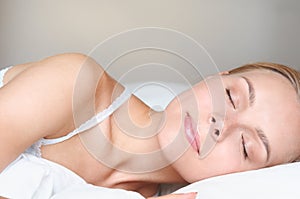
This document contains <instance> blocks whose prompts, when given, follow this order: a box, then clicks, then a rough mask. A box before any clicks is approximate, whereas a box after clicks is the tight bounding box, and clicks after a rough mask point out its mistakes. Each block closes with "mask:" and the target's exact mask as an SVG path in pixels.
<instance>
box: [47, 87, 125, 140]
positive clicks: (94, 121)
mask: <svg viewBox="0 0 300 199" xmlns="http://www.w3.org/2000/svg"><path fill="white" fill-rule="evenodd" d="M130 95H131V92H130V90H129V89H127V88H126V87H125V90H124V91H123V92H122V94H121V95H120V96H118V97H117V98H116V99H115V100H114V101H113V102H112V103H111V104H110V105H109V106H108V107H107V108H106V109H104V110H103V111H101V112H99V113H97V114H96V115H95V116H93V117H92V118H90V119H89V120H87V121H86V122H84V123H83V124H81V125H80V126H79V127H78V128H76V129H75V130H74V131H72V132H70V133H69V134H67V135H65V136H63V137H59V138H54V139H46V138H43V139H41V143H42V145H50V144H57V143H60V142H63V141H65V140H68V139H70V138H71V137H73V136H74V135H77V134H79V133H81V132H84V131H86V130H88V129H91V128H93V127H95V126H96V125H98V124H99V123H101V122H102V121H103V120H105V119H106V118H108V117H109V116H110V115H111V114H112V113H113V112H115V111H116V110H117V109H118V108H119V107H120V106H121V105H122V104H123V103H125V102H126V101H127V100H128V99H129V97H130Z"/></svg>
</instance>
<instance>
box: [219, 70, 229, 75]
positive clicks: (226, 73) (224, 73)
mask: <svg viewBox="0 0 300 199" xmlns="http://www.w3.org/2000/svg"><path fill="white" fill-rule="evenodd" d="M228 74H229V71H223V72H219V75H228Z"/></svg>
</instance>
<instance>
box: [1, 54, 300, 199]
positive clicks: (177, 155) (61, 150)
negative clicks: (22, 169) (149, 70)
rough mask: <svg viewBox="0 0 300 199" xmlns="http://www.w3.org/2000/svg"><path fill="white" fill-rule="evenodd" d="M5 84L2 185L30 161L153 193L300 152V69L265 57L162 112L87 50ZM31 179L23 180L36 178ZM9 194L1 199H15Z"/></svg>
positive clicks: (4, 74) (24, 71)
mask: <svg viewBox="0 0 300 199" xmlns="http://www.w3.org/2000/svg"><path fill="white" fill-rule="evenodd" d="M0 80H1V82H0V86H1V88H0V110H1V112H0V181H1V178H2V179H4V180H5V181H7V183H8V184H9V181H10V180H12V179H5V178H6V177H7V176H9V175H8V173H9V172H10V170H12V172H13V169H14V165H17V164H18V162H20V161H22V160H23V159H26V158H27V160H29V161H31V159H32V161H33V160H34V161H37V162H39V161H46V162H47V163H49V165H50V164H52V163H53V165H57V166H58V165H59V168H60V169H65V170H68V171H69V173H70V175H74V176H77V178H76V179H80V180H82V181H84V182H86V183H89V184H92V185H95V186H100V187H107V188H119V189H124V190H129V191H135V192H138V193H140V194H141V195H142V196H144V197H146V198H147V197H155V195H156V193H157V192H158V190H159V185H160V184H164V183H170V184H172V183H174V184H175V183H179V184H185V183H193V182H196V181H199V180H202V179H206V178H209V177H212V176H217V175H222V174H227V173H234V172H241V171H248V170H253V169H259V168H264V167H270V166H273V165H278V164H283V163H289V162H294V161H297V160H298V159H299V156H300V133H299V128H300V74H299V72H297V71H296V70H294V69H292V68H289V67H286V66H283V65H279V64H273V63H255V64H249V65H245V66H242V67H240V68H237V69H233V70H231V71H228V72H222V73H220V74H218V75H216V76H212V77H208V78H207V79H205V80H204V81H201V82H199V83H197V84H195V85H193V86H192V87H191V88H190V89H189V90H187V91H185V92H183V93H181V94H180V95H178V96H177V97H175V98H174V99H173V100H172V101H171V102H170V104H169V105H168V106H167V108H166V109H165V110H164V111H160V112H158V111H155V110H153V109H151V108H150V107H149V106H147V105H146V104H145V103H144V102H143V101H141V100H140V99H139V98H137V97H136V96H134V95H131V93H130V92H128V90H127V89H126V88H125V87H123V86H122V85H121V84H119V83H118V82H117V81H116V80H114V79H113V78H112V77H110V76H109V75H108V74H107V73H106V72H105V71H104V70H103V69H102V68H101V67H100V66H99V64H97V63H96V62H95V61H94V60H93V59H91V58H89V57H87V56H85V55H82V54H75V53H74V54H61V55H57V56H53V57H49V58H46V59H44V60H41V61H38V62H34V63H28V64H22V65H16V66H13V67H9V68H6V69H3V70H2V71H1V75H0ZM157 97H159V96H157ZM51 168H52V167H51ZM49 175H50V174H49ZM53 175H54V174H53ZM21 178H22V177H21V176H20V179H14V180H17V181H20V180H21V181H22V180H23V181H24V182H26V180H28V181H30V180H31V179H21ZM65 178H66V177H65ZM74 183H75V181H74ZM12 184H14V183H12ZM33 189H34V188H33ZM7 190H8V189H6V190H1V188H0V196H3V197H11V196H12V195H13V193H8V192H7ZM56 190H58V188H56ZM14 191H15V192H20V190H19V191H18V190H14ZM27 191H28V190H27ZM35 191H36V190H32V192H33V193H34V192H35ZM52 192H53V193H54V192H55V191H53V190H52ZM20 193H21V192H20ZM21 195H22V193H21ZM194 197H195V193H191V194H185V195H180V194H179V195H174V194H173V195H172V194H170V195H166V196H161V198H165V199H167V198H178V199H179V198H181V199H183V198H194Z"/></svg>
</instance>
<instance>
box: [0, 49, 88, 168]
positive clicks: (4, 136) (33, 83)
mask: <svg viewBox="0 0 300 199" xmlns="http://www.w3.org/2000/svg"><path fill="white" fill-rule="evenodd" d="M85 61H86V57H85V56H83V55H80V54H64V55H58V56H54V57H51V58H47V59H44V60H42V61H39V62H36V63H31V64H30V67H27V68H26V69H25V70H23V71H22V72H20V73H19V74H17V75H16V76H14V77H13V78H12V79H11V80H10V81H9V82H8V83H7V84H6V85H5V86H4V87H2V88H1V89H0V110H1V111H0V160H1V161H0V172H1V171H3V169H4V168H5V167H6V166H7V165H8V164H10V163H11V162H12V161H13V160H14V159H16V158H17V157H18V156H19V155H20V154H21V153H22V152H23V151H24V150H26V149H27V148H28V147H29V146H31V145H32V144H33V143H34V142H36V141H37V140H39V139H40V138H42V137H47V136H48V137H55V136H57V133H64V132H63V131H62V130H63V129H64V128H66V127H65V125H66V123H67V122H68V123H70V121H72V119H73V113H72V97H73V89H74V85H75V82H76V78H77V75H78V73H79V71H80V69H81V67H82V64H83V63H84V62H85ZM17 68H18V66H17ZM85 97H87V96H86V95H83V96H82V99H80V100H79V101H81V100H83V101H84V100H85V99H84V98H85ZM58 135H59V134H58Z"/></svg>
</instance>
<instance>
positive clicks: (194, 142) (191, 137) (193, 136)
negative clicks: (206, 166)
mask: <svg viewBox="0 0 300 199" xmlns="http://www.w3.org/2000/svg"><path fill="white" fill-rule="evenodd" d="M184 129H185V136H186V138H187V140H188V142H189V143H190V144H191V146H192V148H193V149H194V150H195V151H196V152H197V153H198V154H200V138H199V134H198V132H197V131H196V129H195V123H194V121H193V119H192V117H191V116H190V114H189V113H186V116H185V118H184Z"/></svg>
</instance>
